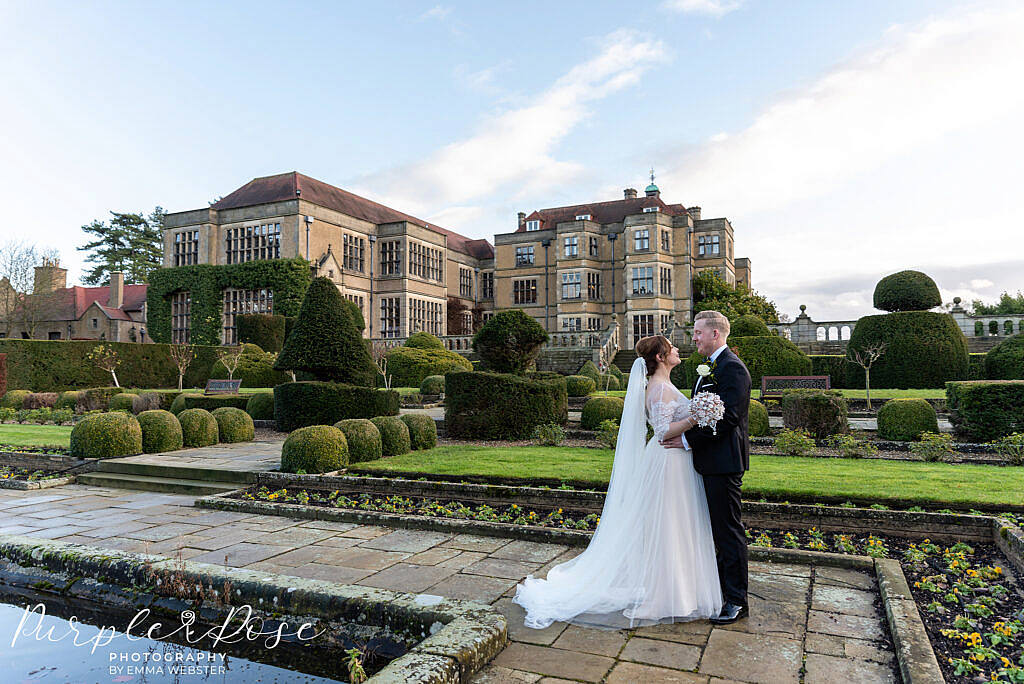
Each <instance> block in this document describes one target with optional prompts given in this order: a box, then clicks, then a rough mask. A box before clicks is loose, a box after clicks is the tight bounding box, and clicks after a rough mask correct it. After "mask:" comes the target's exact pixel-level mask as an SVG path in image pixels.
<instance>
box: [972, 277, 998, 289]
mask: <svg viewBox="0 0 1024 684" xmlns="http://www.w3.org/2000/svg"><path fill="white" fill-rule="evenodd" d="M993 285H995V283H993V282H992V281H991V280H989V279H987V278H975V279H974V280H972V281H971V287H972V288H973V289H975V290H984V289H986V288H989V287H992V286H993Z"/></svg>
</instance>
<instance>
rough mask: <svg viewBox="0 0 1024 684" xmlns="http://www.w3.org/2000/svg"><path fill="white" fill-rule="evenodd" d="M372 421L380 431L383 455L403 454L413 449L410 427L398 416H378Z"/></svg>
mask: <svg viewBox="0 0 1024 684" xmlns="http://www.w3.org/2000/svg"><path fill="white" fill-rule="evenodd" d="M370 422H371V423H373V424H374V425H376V426H377V430H379V431H380V444H381V453H382V455H383V456H385V457H386V456H401V455H402V454H407V453H409V452H410V451H411V450H412V440H411V438H410V436H409V428H408V426H406V424H405V423H404V422H402V420H401V419H400V418H399V417H398V416H377V417H376V418H371V419H370Z"/></svg>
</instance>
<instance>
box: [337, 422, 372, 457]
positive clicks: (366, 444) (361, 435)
mask: <svg viewBox="0 0 1024 684" xmlns="http://www.w3.org/2000/svg"><path fill="white" fill-rule="evenodd" d="M334 427H336V428H338V429H339V430H341V431H342V432H344V433H345V440H346V441H347V442H348V462H349V463H365V462H366V461H376V460H377V459H379V458H380V457H381V456H382V455H383V446H382V441H381V437H380V430H378V429H377V426H376V425H374V424H373V422H372V421H369V420H367V419H366V418H349V419H347V420H339V421H338V422H337V423H335V424H334Z"/></svg>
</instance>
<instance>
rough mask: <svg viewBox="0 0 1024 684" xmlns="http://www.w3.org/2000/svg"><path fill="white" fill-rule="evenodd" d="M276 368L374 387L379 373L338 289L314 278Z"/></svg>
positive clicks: (327, 281)
mask: <svg viewBox="0 0 1024 684" xmlns="http://www.w3.org/2000/svg"><path fill="white" fill-rule="evenodd" d="M274 369H275V370H290V371H306V372H308V373H312V374H313V376H314V377H315V378H316V379H317V380H326V381H332V382H344V383H348V384H351V385H362V386H365V387H371V386H373V384H374V381H375V379H376V376H377V372H376V367H375V366H374V363H373V359H372V358H370V352H369V349H367V345H366V343H365V342H364V340H363V336H362V335H361V334H360V332H359V329H358V328H357V323H356V322H355V321H354V320H353V316H352V313H351V311H350V310H349V308H348V307H347V306H346V305H345V299H344V297H342V296H341V293H340V292H338V288H337V287H336V286H335V285H334V283H332V282H331V281H330V280H329V279H328V278H324V277H319V278H314V279H313V282H312V283H311V284H310V286H309V289H308V290H306V297H305V299H303V300H302V309H301V310H300V311H299V316H298V318H297V319H296V321H295V327H294V328H293V329H292V331H291V333H290V334H289V335H288V339H287V340H285V343H284V349H282V350H281V353H280V354H279V355H278V357H277V363H276V364H275V365H274Z"/></svg>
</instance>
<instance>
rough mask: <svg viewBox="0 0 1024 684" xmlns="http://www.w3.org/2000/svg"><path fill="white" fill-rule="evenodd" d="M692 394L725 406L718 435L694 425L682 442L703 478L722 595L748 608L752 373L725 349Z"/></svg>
mask: <svg viewBox="0 0 1024 684" xmlns="http://www.w3.org/2000/svg"><path fill="white" fill-rule="evenodd" d="M694 392H695V393H696V392H714V393H715V394H717V395H718V396H720V397H721V398H722V402H723V403H724V404H725V416H723V418H722V420H720V421H718V426H717V427H718V432H717V434H713V433H712V431H711V428H702V427H696V428H693V429H691V430H689V431H687V432H686V440H687V441H688V442H689V443H690V446H691V447H692V449H693V467H694V468H695V469H696V470H697V472H698V473H700V474H701V475H702V476H703V477H704V493H705V495H706V496H707V499H708V510H709V512H710V514H711V531H712V534H713V535H714V538H715V546H716V547H718V579H719V581H720V582H721V584H722V594H723V597H724V598H725V600H726V601H728V602H730V603H735V604H737V605H740V606H746V605H747V540H746V534H745V532H744V530H743V522H742V521H741V519H740V515H741V509H742V504H741V501H740V488H741V486H742V484H743V473H744V472H745V471H747V470H749V469H750V436H749V434H750V433H749V431H748V423H747V415H748V412H749V410H750V373H749V372H748V371H747V367H746V366H745V365H743V362H742V361H740V359H739V357H738V356H736V355H735V354H733V353H732V351H731V350H730V349H729V348H728V347H726V348H725V349H723V350H722V351H721V352H720V353H719V355H718V357H717V358H716V359H715V363H714V371H713V373H712V377H710V378H707V379H702V380H698V382H697V385H696V386H695V389H694Z"/></svg>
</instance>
